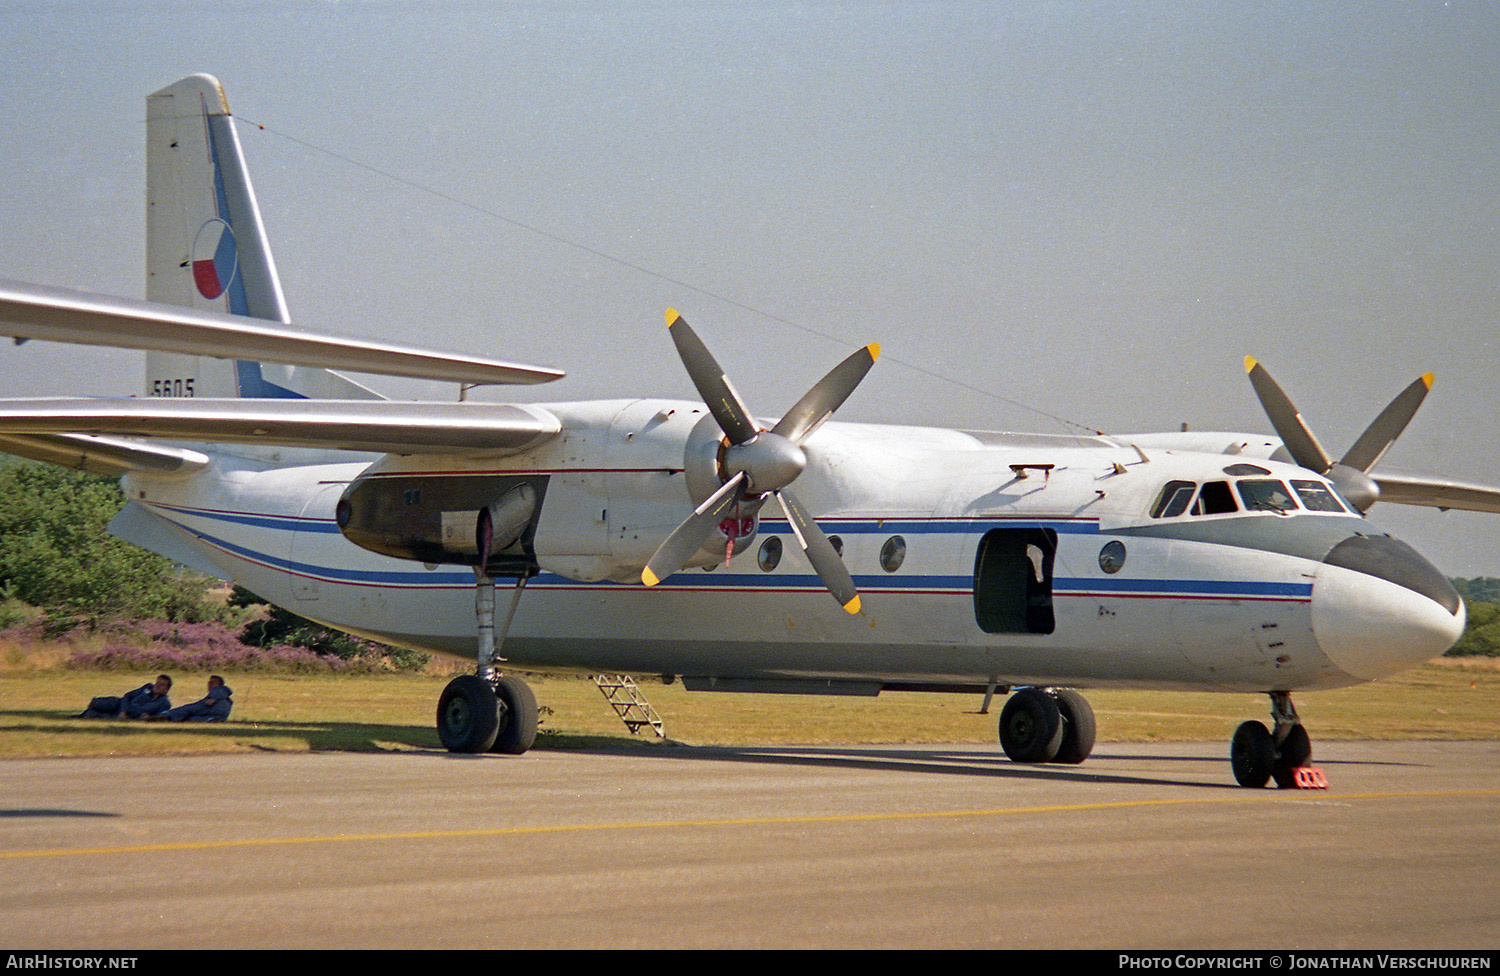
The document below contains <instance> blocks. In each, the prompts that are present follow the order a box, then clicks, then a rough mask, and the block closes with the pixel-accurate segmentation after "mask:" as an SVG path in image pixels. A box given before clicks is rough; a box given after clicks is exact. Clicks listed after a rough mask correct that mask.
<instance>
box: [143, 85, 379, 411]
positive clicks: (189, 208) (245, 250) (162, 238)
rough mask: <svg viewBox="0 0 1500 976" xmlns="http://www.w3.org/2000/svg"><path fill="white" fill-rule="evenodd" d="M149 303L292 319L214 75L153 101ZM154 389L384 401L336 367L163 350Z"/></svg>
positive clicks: (152, 358)
mask: <svg viewBox="0 0 1500 976" xmlns="http://www.w3.org/2000/svg"><path fill="white" fill-rule="evenodd" d="M146 298H147V299H148V300H149V301H153V302H161V303H163V304H167V305H179V306H184V307H187V308H194V309H202V310H209V311H216V312H228V313H230V314H233V315H245V316H250V317H252V318H258V319H266V320H268V321H271V322H280V323H288V322H290V321H291V316H290V315H289V314H288V313H287V307H286V299H285V297H284V296H283V295H282V292H281V281H280V279H279V278H277V275H276V264H275V262H274V261H273V260H272V258H271V247H270V244H269V243H268V242H267V240H266V231H265V227H264V225H263V224H262V223H261V219H260V208H259V207H258V206H257V205H256V202H255V191H254V190H253V189H252V188H251V186H250V177H249V174H248V173H247V172H246V169H245V159H244V156H243V154H242V153H241V151H240V140H239V135H238V134H237V133H236V132H235V128H234V120H233V118H232V117H231V116H230V112H229V102H228V100H227V99H226V98H225V97H224V89H223V88H221V87H220V86H219V82H218V80H217V79H215V78H213V77H212V76H210V75H192V76H190V77H187V78H184V79H182V80H181V81H179V82H176V83H175V84H172V85H168V86H167V87H166V88H163V89H162V90H161V91H158V92H156V93H154V94H152V95H149V96H147V98H146ZM145 393H146V395H147V396H198V397H293V398H309V397H311V398H320V399H322V398H331V399H358V400H370V399H381V397H380V395H379V394H377V393H374V392H373V391H371V390H369V389H367V388H365V387H363V386H361V385H360V384H358V383H355V382H353V381H352V380H349V379H347V378H345V377H343V376H340V375H339V374H338V373H335V372H332V371H330V370H325V369H315V368H311V367H293V366H281V365H273V364H263V363H257V362H249V361H235V362H231V361H228V360H222V359H211V358H207V357H200V356H184V355H177V354H173V353H158V352H153V353H148V354H147V356H146V390H145Z"/></svg>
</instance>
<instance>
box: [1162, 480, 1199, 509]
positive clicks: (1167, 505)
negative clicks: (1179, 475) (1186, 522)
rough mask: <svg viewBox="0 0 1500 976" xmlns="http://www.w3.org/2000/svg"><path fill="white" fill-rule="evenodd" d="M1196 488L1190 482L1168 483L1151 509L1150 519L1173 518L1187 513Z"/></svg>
mask: <svg viewBox="0 0 1500 976" xmlns="http://www.w3.org/2000/svg"><path fill="white" fill-rule="evenodd" d="M1197 487H1198V486H1197V485H1196V484H1194V483H1193V482H1191V481H1169V482H1167V484H1166V487H1164V488H1163V489H1162V490H1161V495H1160V496H1158V497H1157V499H1156V504H1155V505H1154V506H1153V507H1152V509H1151V517H1152V518H1175V517H1176V516H1178V515H1181V514H1182V513H1183V512H1185V511H1187V507H1188V502H1190V501H1192V500H1193V491H1194V490H1195V489H1196V488H1197Z"/></svg>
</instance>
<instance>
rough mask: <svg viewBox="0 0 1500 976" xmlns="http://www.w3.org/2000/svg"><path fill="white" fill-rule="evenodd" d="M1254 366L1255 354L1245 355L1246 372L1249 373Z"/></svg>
mask: <svg viewBox="0 0 1500 976" xmlns="http://www.w3.org/2000/svg"><path fill="white" fill-rule="evenodd" d="M1254 368H1255V357H1254V356H1246V357H1245V372H1247V373H1248V372H1250V371H1251V370H1252V369H1254Z"/></svg>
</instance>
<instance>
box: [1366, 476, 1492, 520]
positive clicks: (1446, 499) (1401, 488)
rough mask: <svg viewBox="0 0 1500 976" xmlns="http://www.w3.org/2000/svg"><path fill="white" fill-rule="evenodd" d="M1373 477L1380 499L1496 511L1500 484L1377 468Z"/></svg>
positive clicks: (1447, 507) (1467, 509)
mask: <svg viewBox="0 0 1500 976" xmlns="http://www.w3.org/2000/svg"><path fill="white" fill-rule="evenodd" d="M1373 477H1374V479H1375V483H1376V484H1378V485H1379V486H1380V500H1381V501H1383V502H1396V503H1398V504H1401V505H1425V506H1427V507H1429V508H1441V509H1444V510H1446V509H1450V508H1457V509H1461V510H1463V511H1466V512H1500V488H1496V487H1493V486H1491V485H1476V484H1472V483H1466V482H1462V481H1453V480H1450V479H1448V478H1423V477H1417V476H1414V475H1402V474H1381V473H1379V472H1376V473H1375V474H1374V475H1373Z"/></svg>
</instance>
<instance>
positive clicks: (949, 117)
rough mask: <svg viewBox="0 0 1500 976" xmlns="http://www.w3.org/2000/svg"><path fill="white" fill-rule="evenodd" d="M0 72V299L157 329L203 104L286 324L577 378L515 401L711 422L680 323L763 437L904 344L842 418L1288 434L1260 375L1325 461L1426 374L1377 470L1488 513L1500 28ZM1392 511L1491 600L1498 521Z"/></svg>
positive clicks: (857, 41) (1077, 35)
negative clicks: (1449, 488)
mask: <svg viewBox="0 0 1500 976" xmlns="http://www.w3.org/2000/svg"><path fill="white" fill-rule="evenodd" d="M0 54H3V58H0V79H3V83H0V113H3V118H4V120H5V121H4V125H3V126H0V161H3V163H4V168H5V173H6V178H5V179H4V180H3V181H0V217H3V219H0V276H3V277H11V278H19V279H24V280H30V281H37V282H43V283H49V284H58V285H64V286H70V287H76V288H83V289H88V290H94V291H100V292H107V293H112V294H120V295H127V296H140V295H141V294H143V291H144V284H143V266H144V261H145V258H144V243H143V240H142V235H143V231H144V211H145V203H144V188H143V182H144V158H143V156H144V138H145V133H144V128H145V127H144V115H145V110H144V98H145V96H146V94H147V93H149V92H151V91H154V90H155V89H157V88H160V87H162V86H163V85H166V84H168V83H169V82H171V81H174V80H176V79H177V78H179V77H181V76H183V75H185V74H188V73H191V72H195V71H206V72H209V73H212V74H215V75H217V76H218V77H219V79H220V80H221V81H222V82H223V84H224V86H225V88H226V90H227V91H228V94H229V100H230V106H231V108H232V109H233V110H234V112H235V114H236V115H237V116H238V118H239V119H240V122H241V125H240V132H241V138H242V140H243V141H244V144H245V153H246V156H247V158H248V161H249V164H250V167H251V173H252V176H253V178H254V180H255V183H256V190H257V192H258V194H259V196H260V200H261V205H262V209H263V211H264V213H265V217H266V222H267V225H268V230H269V233H270V235H271V240H272V246H273V248H274V250H275V253H276V256H277V260H278V262H279V264H280V267H281V272H282V278H283V282H284V284H285V287H286V292H287V297H288V302H289V304H290V306H291V308H292V314H293V318H294V320H295V321H296V322H297V324H299V325H302V326H305V327H309V328H315V329H319V330H327V331H334V332H341V333H347V334H357V335H364V336H369V337H374V338H381V339H386V340H389V341H402V342H408V343H414V344H423V345H433V346H437V347H440V348H446V349H452V350H458V351H467V352H474V353H483V354H489V355H493V356H496V357H499V358H508V359H515V360H520V361H534V362H539V363H544V364H547V365H554V366H559V367H562V368H564V369H567V370H568V371H569V373H570V375H569V377H568V378H567V379H566V380H563V381H561V382H560V383H557V384H553V385H552V386H551V387H537V388H529V389H524V390H521V391H519V392H517V391H515V390H510V391H504V390H499V391H492V392H490V393H488V394H486V396H488V397H490V398H496V399H531V400H539V401H546V400H558V399H571V398H580V397H593V396H635V395H643V396H652V395H670V396H683V397H688V396H693V393H692V387H691V385H690V384H689V383H688V381H687V378H686V376H685V374H684V373H683V371H682V368H681V366H680V364H679V363H678V362H677V360H676V357H675V354H674V353H673V350H672V346H671V342H670V340H669V339H668V337H667V335H666V331H665V328H664V326H665V323H664V321H663V318H662V312H663V310H664V309H665V308H666V307H668V306H675V307H677V308H679V309H681V310H682V311H683V313H684V315H686V316H687V318H688V320H689V321H690V322H692V323H693V325H694V326H695V328H697V329H698V331H699V332H700V333H701V334H702V335H703V336H704V338H705V340H706V341H707V342H708V343H709V344H710V346H711V348H712V349H713V350H714V352H715V353H716V354H717V356H718V357H719V359H720V360H721V362H723V363H724V364H725V365H726V367H727V368H728V369H729V371H730V373H731V375H732V376H733V377H734V379H735V381H736V384H737V385H738V386H739V388H740V390H741V392H742V393H743V394H744V395H745V397H746V398H747V400H748V401H749V402H750V405H751V406H752V408H753V409H755V410H756V411H757V412H758V413H760V414H762V415H771V416H774V415H777V414H779V413H780V412H781V411H782V410H784V409H785V408H786V407H787V406H789V405H790V404H791V403H792V402H793V401H794V400H795V399H796V397H797V396H799V395H800V394H801V392H802V391H803V390H804V389H805V388H806V387H807V386H809V385H811V384H812V383H813V382H814V381H815V380H816V379H817V378H818V377H819V376H821V375H822V373H823V372H824V371H825V370H826V369H827V368H828V367H829V366H831V365H832V364H833V363H834V362H836V361H838V360H839V359H840V358H842V357H843V356H844V355H845V354H846V353H847V352H848V351H850V350H851V349H852V348H854V347H855V346H858V345H861V344H863V343H865V342H869V341H878V342H880V343H881V344H882V346H883V348H884V350H885V355H884V356H882V358H881V360H880V362H879V364H878V365H877V366H876V368H875V370H874V371H873V372H872V374H871V375H870V377H869V378H868V379H867V380H866V382H865V383H864V385H863V386H862V387H861V388H860V390H859V391H858V392H857V393H856V394H855V396H854V398H853V399H851V400H850V402H849V403H848V404H847V405H846V406H845V407H844V408H843V410H842V411H841V412H840V414H839V416H840V419H849V420H876V421H904V422H912V423H922V424H932V425H943V426H962V427H984V428H991V429H1017V430H1041V431H1047V432H1070V431H1076V430H1077V428H1074V427H1071V426H1068V425H1067V424H1064V423H1062V422H1060V421H1059V420H1058V419H1057V418H1062V420H1065V421H1070V422H1074V423H1077V424H1082V425H1085V426H1087V427H1090V428H1097V429H1102V430H1105V431H1107V432H1110V433H1124V432H1129V431H1135V430H1163V429H1166V430H1172V429H1176V428H1177V427H1178V426H1179V425H1180V424H1181V423H1183V422H1187V423H1189V424H1190V425H1191V426H1193V427H1194V428H1198V429H1225V430H1247V431H1267V430H1269V424H1268V422H1267V421H1266V420H1265V418H1264V416H1263V415H1262V413H1261V411H1260V408H1259V406H1258V404H1257V403H1256V401H1255V398H1254V396H1253V394H1252V392H1251V390H1250V386H1249V384H1248V383H1247V382H1246V380H1245V378H1244V371H1243V367H1242V365H1241V361H1242V359H1243V357H1244V356H1245V355H1246V354H1252V355H1254V356H1256V357H1257V358H1259V359H1260V360H1261V361H1262V362H1264V363H1265V364H1266V365H1267V367H1268V368H1269V369H1270V370H1271V371H1272V373H1273V375H1275V376H1276V377H1277V378H1278V379H1279V380H1280V381H1281V382H1282V384H1283V385H1284V386H1285V387H1286V388H1287V389H1288V391H1289V392H1290V393H1291V395H1292V397H1293V399H1294V400H1296V402H1297V404H1298V406H1299V407H1301V409H1302V411H1303V413H1304V414H1305V415H1306V416H1307V417H1308V419H1309V421H1310V422H1311V423H1312V425H1313V426H1314V428H1315V429H1316V430H1317V432H1318V434H1319V436H1320V437H1321V438H1322V440H1323V442H1324V443H1325V445H1326V446H1327V447H1328V448H1329V449H1330V451H1331V452H1332V453H1334V454H1335V455H1337V454H1339V453H1342V451H1343V450H1344V449H1345V448H1346V447H1347V446H1348V445H1349V444H1350V443H1351V442H1352V441H1353V439H1354V438H1355V437H1356V436H1357V435H1358V434H1359V432H1360V431H1361V430H1362V429H1363V428H1364V426H1365V425H1366V424H1367V423H1368V422H1369V421H1370V420H1371V419H1372V418H1373V417H1374V416H1375V414H1376V413H1378V412H1379V410H1380V409H1381V408H1382V407H1383V406H1384V405H1385V403H1386V402H1387V401H1388V400H1389V399H1390V398H1391V397H1392V396H1394V395H1395V394H1396V392H1397V391H1399V390H1400V389H1401V388H1402V387H1403V386H1405V385H1406V384H1407V383H1408V382H1410V381H1411V380H1412V379H1413V378H1415V377H1416V376H1417V375H1419V374H1420V373H1422V372H1425V371H1428V370H1432V371H1434V372H1435V373H1436V374H1437V383H1436V386H1435V387H1434V389H1433V392H1432V395H1431V396H1430V397H1429V399H1428V402H1427V404H1426V405H1425V406H1424V407H1423V409H1422V411H1421V412H1420V413H1419V414H1418V416H1417V419H1416V421H1415V422H1414V423H1413V424H1412V426H1411V428H1410V429H1409V430H1408V431H1407V433H1406V435H1405V437H1404V438H1403V439H1402V441H1400V442H1399V443H1398V444H1397V445H1396V446H1395V447H1394V448H1393V449H1392V450H1391V452H1390V454H1389V455H1388V457H1387V459H1386V461H1385V462H1384V464H1385V466H1387V467H1389V468H1393V469H1398V470H1405V471H1412V472H1420V473H1429V474H1443V475H1448V476H1450V477H1457V478H1463V479H1468V480H1476V481H1482V482H1488V483H1492V484H1500V452H1497V449H1496V446H1495V445H1496V439H1497V436H1500V420H1497V412H1500V411H1497V406H1500V403H1497V401H1500V392H1497V389H1500V383H1497V380H1500V347H1497V344H1496V342H1495V339H1494V332H1495V322H1494V313H1495V310H1496V309H1497V308H1500V293H1497V292H1500V275H1497V274H1496V268H1497V267H1500V260H1497V259H1500V215H1497V206H1500V154H1497V147H1500V6H1496V5H1493V4H1488V3H1470V2H1455V3H1400V4H1397V3H1359V4H1351V3H1345V4H1331V3H1327V2H1308V3H1297V2H1279V3H1241V4H1225V3H1222V2H1201V3H1187V2H1184V3H1169V2H1156V3H1112V4H1104V3H1080V4H1071V3H1041V2H1008V3H981V2H952V3H942V2H920V3H919V2H889V3H755V2H742V3H729V2H702V3H680V2H666V0H663V2H614V3H599V4H593V3H458V2H454V3H412V2H401V3H360V2H344V3H326V4H314V3H306V2H258V3H245V4H213V5H207V4H193V3H170V2H156V3H146V2H129V0H126V2H120V3H112V4H107V5H106V4H78V5H60V4H53V3H36V4H27V3H10V4H7V5H5V6H4V7H3V8H0ZM251 123H253V124H251ZM257 126H265V128H264V129H261V128H258V127H257ZM528 228H534V229H528ZM538 231H541V233H538ZM140 372H141V357H140V355H139V354H132V353H107V352H98V351H92V350H86V349H84V348H82V347H71V346H50V347H49V346H47V345H45V344H42V343H30V344H27V345H25V346H21V347H13V346H9V345H6V346H4V347H3V348H0V396H37V395H51V394H72V393H104V394H125V393H133V392H136V391H137V387H138V385H139V377H140ZM934 374H936V375H934ZM372 384H373V385H375V386H376V387H377V388H380V389H383V390H385V391H387V392H389V393H392V394H396V395H419V394H420V395H435V396H441V397H451V396H452V395H453V391H452V388H451V387H446V388H445V387H442V386H440V385H420V384H402V383H399V382H395V381H389V380H379V379H377V380H374V381H372ZM972 388H977V390H976V389H972ZM1017 404H1024V405H1025V406H1024V407H1022V406H1018V405H1017ZM1372 515H1373V520H1374V521H1375V522H1376V523H1377V524H1378V525H1380V526H1382V527H1386V528H1389V529H1390V530H1391V531H1393V532H1394V533H1395V534H1397V535H1399V536H1401V537H1402V538H1405V539H1407V540H1408V541H1410V542H1412V543H1413V544H1414V545H1416V546H1417V548H1418V549H1420V550H1422V551H1424V552H1426V553H1427V554H1428V555H1429V556H1431V557H1432V558H1433V559H1434V561H1435V562H1437V563H1438V565H1439V566H1440V567H1441V568H1442V569H1444V570H1445V571H1446V572H1448V573H1450V574H1455V575H1469V576H1472V575H1481V574H1483V575H1500V516H1485V515H1473V514H1462V513H1448V514H1442V513H1438V512H1434V511H1430V510H1425V509H1407V508H1403V507H1401V506H1395V505H1383V506H1377V507H1376V508H1375V509H1374V510H1373V512H1372Z"/></svg>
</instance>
